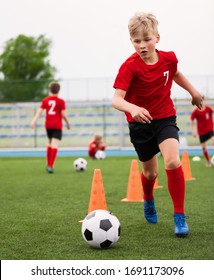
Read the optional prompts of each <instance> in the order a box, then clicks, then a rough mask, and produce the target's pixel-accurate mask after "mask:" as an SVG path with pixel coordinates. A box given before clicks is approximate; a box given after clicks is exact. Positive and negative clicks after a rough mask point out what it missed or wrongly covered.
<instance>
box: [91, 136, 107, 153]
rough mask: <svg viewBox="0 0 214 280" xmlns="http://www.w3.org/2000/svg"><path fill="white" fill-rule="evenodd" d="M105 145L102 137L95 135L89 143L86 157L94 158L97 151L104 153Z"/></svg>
mask: <svg viewBox="0 0 214 280" xmlns="http://www.w3.org/2000/svg"><path fill="white" fill-rule="evenodd" d="M105 149H106V144H105V143H104V141H103V137H102V135H100V134H95V135H94V139H93V140H92V141H91V142H90V143H89V147H88V155H89V156H90V157H91V158H95V154H96V152H97V151H105Z"/></svg>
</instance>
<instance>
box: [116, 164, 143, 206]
mask: <svg viewBox="0 0 214 280" xmlns="http://www.w3.org/2000/svg"><path fill="white" fill-rule="evenodd" d="M121 201H123V202H142V201H143V189H142V183H141V178H140V173H139V168H138V161H137V160H135V159H133V160H132V162H131V167H130V173H129V179H128V187H127V194H126V198H124V199H122V200H121Z"/></svg>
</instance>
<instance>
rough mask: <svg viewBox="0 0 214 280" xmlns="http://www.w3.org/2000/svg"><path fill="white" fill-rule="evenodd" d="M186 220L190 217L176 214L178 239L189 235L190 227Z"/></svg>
mask: <svg viewBox="0 0 214 280" xmlns="http://www.w3.org/2000/svg"><path fill="white" fill-rule="evenodd" d="M186 218H188V217H186V216H184V214H179V213H175V214H174V222H175V235H176V236H178V237H184V236H186V235H188V234H189V227H188V225H187V222H186Z"/></svg>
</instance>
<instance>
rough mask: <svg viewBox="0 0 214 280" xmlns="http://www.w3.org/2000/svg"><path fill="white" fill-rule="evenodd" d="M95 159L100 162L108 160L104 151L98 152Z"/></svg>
mask: <svg viewBox="0 0 214 280" xmlns="http://www.w3.org/2000/svg"><path fill="white" fill-rule="evenodd" d="M95 158H96V159H99V160H101V159H104V158H106V153H105V152H104V151H101V150H99V151H97V152H96V154H95Z"/></svg>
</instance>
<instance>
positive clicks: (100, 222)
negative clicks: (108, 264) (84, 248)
mask: <svg viewBox="0 0 214 280" xmlns="http://www.w3.org/2000/svg"><path fill="white" fill-rule="evenodd" d="M82 236H83V239H84V240H85V242H86V243H87V244H88V245H89V246H91V247H94V248H101V249H105V248H109V247H110V246H112V245H113V244H115V243H116V242H117V241H118V240H119V238H120V222H119V220H118V218H117V217H116V216H115V215H113V214H112V213H110V212H109V211H107V210H94V211H92V212H91V213H89V214H88V215H87V216H86V217H85V219H84V220H83V223H82Z"/></svg>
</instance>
